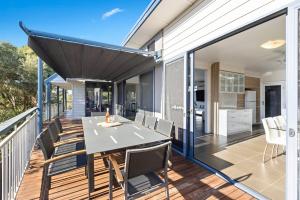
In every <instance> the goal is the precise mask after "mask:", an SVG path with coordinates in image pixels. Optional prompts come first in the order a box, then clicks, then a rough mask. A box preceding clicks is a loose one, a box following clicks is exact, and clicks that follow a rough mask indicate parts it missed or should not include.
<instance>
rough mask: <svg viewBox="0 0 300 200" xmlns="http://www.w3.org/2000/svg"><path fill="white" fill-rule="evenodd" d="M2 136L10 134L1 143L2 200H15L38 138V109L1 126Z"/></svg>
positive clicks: (31, 110) (0, 132)
mask: <svg viewBox="0 0 300 200" xmlns="http://www.w3.org/2000/svg"><path fill="white" fill-rule="evenodd" d="M19 124H20V125H19ZM18 125H19V126H18ZM11 129H14V130H13V131H12V132H11V133H9V131H11ZM8 133H9V134H8ZM0 134H8V135H7V136H6V137H5V138H4V139H3V140H2V141H0V151H1V159H0V160H1V163H0V167H1V171H2V172H1V177H0V179H2V180H1V191H0V193H1V199H2V200H7V199H15V198H16V194H17V191H18V188H19V186H20V184H21V181H22V178H23V175H24V173H25V170H26V168H27V165H28V163H29V161H30V156H31V152H32V149H33V147H34V144H35V141H36V137H37V112H36V108H33V109H30V110H28V111H26V112H24V113H22V114H20V115H18V116H16V117H14V118H12V119H10V120H8V121H6V122H4V123H2V124H0Z"/></svg>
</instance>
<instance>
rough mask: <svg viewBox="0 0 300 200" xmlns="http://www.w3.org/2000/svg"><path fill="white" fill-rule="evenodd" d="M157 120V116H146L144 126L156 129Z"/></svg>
mask: <svg viewBox="0 0 300 200" xmlns="http://www.w3.org/2000/svg"><path fill="white" fill-rule="evenodd" d="M156 121H157V119H156V117H153V116H146V117H145V124H144V126H145V127H146V128H150V129H152V130H154V129H155V127H156Z"/></svg>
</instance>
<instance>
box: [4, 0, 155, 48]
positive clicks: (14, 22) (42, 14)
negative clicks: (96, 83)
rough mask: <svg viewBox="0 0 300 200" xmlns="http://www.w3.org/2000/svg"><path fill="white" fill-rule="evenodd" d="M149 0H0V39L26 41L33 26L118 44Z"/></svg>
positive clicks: (14, 41) (20, 43)
mask: <svg viewBox="0 0 300 200" xmlns="http://www.w3.org/2000/svg"><path fill="white" fill-rule="evenodd" d="M149 3H150V0H0V41H2V42H3V41H5V42H10V43H12V44H14V45H16V46H23V45H26V44H27V37H26V35H25V33H24V32H23V31H22V30H21V29H20V27H19V21H22V22H23V23H24V25H25V26H26V27H27V28H29V29H33V30H39V31H43V32H49V33H55V34H60V35H66V36H72V37H77V38H81V39H87V40H94V41H98V42H104V43H109V44H116V45H120V44H121V42H122V41H123V40H124V38H125V37H126V35H127V34H128V33H129V31H130V29H131V28H132V27H133V25H134V24H135V23H136V21H137V20H138V18H139V17H140V15H141V14H142V13H143V12H144V10H145V9H146V7H147V5H148V4H149Z"/></svg>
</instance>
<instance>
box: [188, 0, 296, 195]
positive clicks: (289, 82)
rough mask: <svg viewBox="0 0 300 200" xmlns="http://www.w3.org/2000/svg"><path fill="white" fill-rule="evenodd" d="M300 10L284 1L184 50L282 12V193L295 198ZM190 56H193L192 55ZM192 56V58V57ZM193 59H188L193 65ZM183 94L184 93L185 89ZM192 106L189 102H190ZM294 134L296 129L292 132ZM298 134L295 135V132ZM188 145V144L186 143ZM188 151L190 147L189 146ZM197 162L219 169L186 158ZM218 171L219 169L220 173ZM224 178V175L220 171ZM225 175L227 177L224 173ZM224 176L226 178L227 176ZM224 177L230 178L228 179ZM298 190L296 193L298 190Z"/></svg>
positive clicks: (191, 52)
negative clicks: (277, 7) (284, 121)
mask: <svg viewBox="0 0 300 200" xmlns="http://www.w3.org/2000/svg"><path fill="white" fill-rule="evenodd" d="M299 10H300V2H299V1H298V2H292V3H289V4H286V5H285V6H284V7H283V9H282V10H277V11H276V10H274V11H271V13H268V14H267V15H265V16H264V17H260V18H258V19H256V20H254V21H253V22H252V23H250V24H248V25H245V26H243V27H241V28H237V29H234V30H232V31H231V32H229V33H227V34H224V35H221V36H220V37H217V38H216V39H213V40H211V41H209V42H207V43H205V44H203V45H200V46H198V47H195V48H193V49H191V50H189V51H188V52H187V54H193V55H194V53H195V51H197V50H199V49H202V48H205V47H207V46H210V45H212V44H215V43H217V42H219V41H221V40H223V39H226V38H229V37H231V36H233V35H236V34H238V33H240V32H242V31H245V30H248V29H250V28H253V27H255V26H257V25H260V24H262V23H265V22H267V21H269V20H272V19H274V18H276V17H279V16H281V15H284V14H285V15H286V88H285V90H286V101H285V102H286V109H287V111H286V114H287V132H286V135H287V145H286V169H285V170H286V171H285V173H286V181H285V187H286V188H285V197H286V199H299V198H300V197H299V196H298V195H299V194H300V192H299V191H298V184H299V183H298V176H299V174H298V162H297V160H298V159H297V158H298V142H297V137H296V136H291V135H292V134H293V133H295V131H297V112H295V108H298V55H299V52H298V34H299V33H300V31H299V33H298V25H299V24H298V17H299V16H298V15H299V13H298V11H299ZM192 58H193V57H192ZM193 59H194V58H193ZM193 63H194V62H189V64H190V65H192V67H194V66H193ZM186 94H187V93H186ZM192 108H193V104H192ZM191 122H192V121H190V122H189V123H190V124H189V128H190V132H193V130H194V129H193V128H194V123H193V122H192V123H191ZM295 134H296V133H295ZM297 136H298V137H299V135H297ZM188 147H189V148H191V146H190V145H189V146H188ZM189 151H190V150H189ZM190 159H192V160H194V161H195V162H197V163H199V164H200V165H202V166H204V167H205V168H207V169H208V170H211V171H212V172H214V173H216V174H218V173H219V172H218V171H217V170H215V169H212V168H211V167H209V166H207V165H206V164H205V163H202V162H199V161H197V160H195V159H194V158H190ZM221 174H222V173H221ZM222 176H223V177H225V178H226V175H224V174H222ZM227 178H228V177H227ZM227 178H226V179H227ZM228 181H232V180H231V179H228ZM233 184H234V185H236V186H238V187H239V188H242V189H244V190H245V191H249V192H250V194H254V195H255V196H257V197H259V196H260V194H259V193H257V192H256V191H253V190H252V189H250V188H248V187H245V186H244V185H242V184H239V183H234V181H233ZM298 192H299V194H298Z"/></svg>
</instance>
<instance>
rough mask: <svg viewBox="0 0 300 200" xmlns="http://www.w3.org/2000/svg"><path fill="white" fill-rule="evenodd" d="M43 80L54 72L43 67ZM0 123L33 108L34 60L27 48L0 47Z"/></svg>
mask: <svg viewBox="0 0 300 200" xmlns="http://www.w3.org/2000/svg"><path fill="white" fill-rule="evenodd" d="M44 69H45V70H44V78H46V77H48V76H49V75H51V74H52V73H53V71H52V70H51V69H50V68H49V67H48V66H47V65H45V68H44ZM0 74H1V76H0V122H1V121H4V120H6V119H8V118H11V117H13V116H15V115H17V114H19V113H21V112H24V111H25V110H27V109H29V108H31V107H34V106H35V105H36V91H37V56H36V55H35V53H34V52H33V51H32V50H31V49H30V48H29V47H28V46H24V47H21V48H17V47H15V46H13V45H11V44H9V43H5V42H2V43H0Z"/></svg>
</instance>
